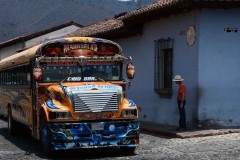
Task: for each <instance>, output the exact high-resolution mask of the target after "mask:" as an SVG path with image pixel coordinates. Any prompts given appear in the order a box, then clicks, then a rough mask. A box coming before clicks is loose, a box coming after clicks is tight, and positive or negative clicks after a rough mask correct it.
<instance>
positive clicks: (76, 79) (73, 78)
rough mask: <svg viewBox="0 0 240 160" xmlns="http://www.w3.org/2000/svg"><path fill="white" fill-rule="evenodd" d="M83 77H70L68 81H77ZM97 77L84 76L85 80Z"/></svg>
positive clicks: (92, 79) (94, 79)
mask: <svg viewBox="0 0 240 160" xmlns="http://www.w3.org/2000/svg"><path fill="white" fill-rule="evenodd" d="M81 79H82V78H81V77H68V78H67V81H68V82H75V81H81ZM96 80H97V79H96V78H95V77H84V78H83V81H96Z"/></svg>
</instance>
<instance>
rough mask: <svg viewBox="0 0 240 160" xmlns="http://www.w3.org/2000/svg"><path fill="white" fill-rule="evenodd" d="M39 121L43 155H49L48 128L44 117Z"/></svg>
mask: <svg viewBox="0 0 240 160" xmlns="http://www.w3.org/2000/svg"><path fill="white" fill-rule="evenodd" d="M43 117H44V118H42V119H41V120H40V135H41V144H42V149H43V153H44V154H45V155H51V153H52V151H51V145H50V138H49V128H48V126H47V120H46V117H45V116H43Z"/></svg>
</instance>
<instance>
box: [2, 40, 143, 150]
mask: <svg viewBox="0 0 240 160" xmlns="http://www.w3.org/2000/svg"><path fill="white" fill-rule="evenodd" d="M131 60H132V59H131V58H127V57H124V56H123V54H122V49H121V47H120V46H119V45H118V44H117V43H115V42H113V41H110V40H106V39H101V38H92V37H69V38H60V39H54V40H50V41H48V42H45V43H43V44H40V45H37V46H34V47H32V48H30V49H27V50H24V51H22V52H20V53H17V54H14V55H12V56H9V57H7V58H5V59H2V60H1V61H0V75H1V82H0V114H2V115H5V116H7V117H8V130H9V132H10V133H14V132H16V129H17V125H18V123H16V121H18V122H20V123H22V124H24V125H26V126H28V127H29V129H30V130H31V133H32V136H33V137H34V138H36V139H38V140H40V141H41V142H42V144H43V150H44V152H45V153H50V152H51V151H52V150H63V149H64V150H65V149H76V148H97V147H120V148H121V149H123V150H124V151H128V152H131V153H133V152H134V150H135V149H136V147H138V145H139V122H138V109H137V105H136V104H135V103H134V101H133V100H130V99H128V98H127V96H126V85H127V83H126V80H124V79H123V66H124V65H125V64H126V63H128V64H131V66H130V65H128V66H127V67H128V68H127V69H126V71H128V72H129V69H131V74H129V73H130V72H129V73H127V75H129V79H132V78H133V74H134V73H133V69H134V72H135V67H134V66H133V64H132V62H131ZM129 66H130V67H129ZM128 82H129V81H128Z"/></svg>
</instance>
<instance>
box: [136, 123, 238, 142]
mask: <svg viewBox="0 0 240 160" xmlns="http://www.w3.org/2000/svg"><path fill="white" fill-rule="evenodd" d="M176 128H177V126H167V125H161V124H158V123H154V122H143V121H141V122H140V130H141V132H146V133H150V134H155V135H159V136H167V137H171V138H193V137H204V136H214V135H222V134H229V133H240V127H238V128H214V129H210V128H201V129H200V128H187V130H186V131H177V130H176Z"/></svg>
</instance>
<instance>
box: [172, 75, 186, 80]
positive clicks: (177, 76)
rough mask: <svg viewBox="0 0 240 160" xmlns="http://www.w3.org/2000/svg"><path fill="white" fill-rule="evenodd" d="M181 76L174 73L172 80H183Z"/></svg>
mask: <svg viewBox="0 0 240 160" xmlns="http://www.w3.org/2000/svg"><path fill="white" fill-rule="evenodd" d="M183 80H184V79H182V77H181V76H180V75H176V76H175V78H174V79H173V81H183Z"/></svg>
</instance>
